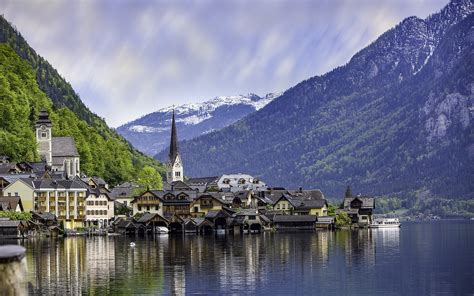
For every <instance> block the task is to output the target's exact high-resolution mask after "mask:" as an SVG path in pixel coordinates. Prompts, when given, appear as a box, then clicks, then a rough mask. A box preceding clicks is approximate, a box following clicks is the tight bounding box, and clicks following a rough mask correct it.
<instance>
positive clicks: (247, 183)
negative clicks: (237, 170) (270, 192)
mask: <svg viewBox="0 0 474 296" xmlns="http://www.w3.org/2000/svg"><path fill="white" fill-rule="evenodd" d="M217 187H218V188H219V190H220V191H226V192H238V191H248V190H253V191H265V190H267V185H266V184H265V183H264V182H263V181H262V180H260V179H259V178H254V177H253V176H251V175H247V174H230V175H222V176H221V177H220V178H219V181H217Z"/></svg>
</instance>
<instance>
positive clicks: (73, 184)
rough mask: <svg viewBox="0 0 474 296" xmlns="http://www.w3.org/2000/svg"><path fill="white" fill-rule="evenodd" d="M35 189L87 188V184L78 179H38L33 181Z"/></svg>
mask: <svg viewBox="0 0 474 296" xmlns="http://www.w3.org/2000/svg"><path fill="white" fill-rule="evenodd" d="M33 186H34V188H35V189H44V188H54V189H87V188H88V187H87V185H85V184H84V183H83V182H80V181H77V180H52V179H37V180H34V181H33Z"/></svg>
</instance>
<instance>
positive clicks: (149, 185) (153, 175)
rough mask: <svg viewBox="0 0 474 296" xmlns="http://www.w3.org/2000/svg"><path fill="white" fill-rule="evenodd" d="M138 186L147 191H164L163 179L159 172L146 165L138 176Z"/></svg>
mask: <svg viewBox="0 0 474 296" xmlns="http://www.w3.org/2000/svg"><path fill="white" fill-rule="evenodd" d="M137 184H138V185H140V186H141V187H143V188H146V190H150V189H156V190H161V189H163V181H162V179H161V175H160V173H158V171H157V170H156V169H155V168H153V167H151V166H149V165H146V166H144V167H143V169H142V170H141V171H140V172H139V173H138V175H137Z"/></svg>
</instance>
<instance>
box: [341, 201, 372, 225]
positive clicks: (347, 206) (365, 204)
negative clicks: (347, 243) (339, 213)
mask: <svg viewBox="0 0 474 296" xmlns="http://www.w3.org/2000/svg"><path fill="white" fill-rule="evenodd" d="M374 208H375V199H374V198H373V197H367V196H361V195H358V196H356V197H347V198H344V209H343V210H344V211H345V212H347V214H348V215H349V217H350V218H351V219H352V223H353V224H358V225H359V226H367V225H369V224H370V223H372V213H373V210H374Z"/></svg>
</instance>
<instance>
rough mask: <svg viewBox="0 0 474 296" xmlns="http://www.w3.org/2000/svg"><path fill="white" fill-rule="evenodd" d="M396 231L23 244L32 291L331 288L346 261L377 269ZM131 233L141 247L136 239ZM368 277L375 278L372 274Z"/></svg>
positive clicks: (120, 238) (392, 244) (352, 267)
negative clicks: (382, 250)
mask: <svg viewBox="0 0 474 296" xmlns="http://www.w3.org/2000/svg"><path fill="white" fill-rule="evenodd" d="M398 237H399V234H398V233H397V232H389V231H371V230H367V229H365V230H359V231H335V232H332V231H316V232H307V233H304V232H302V233H301V232H300V233H263V234H257V235H216V236H215V235H207V236H196V235H185V236H181V235H179V236H156V237H151V236H150V237H135V236H132V237H127V236H117V237H92V238H85V237H77V238H66V239H57V240H54V239H36V240H26V241H24V245H25V247H26V248H27V264H28V268H29V279H28V280H29V282H30V294H60V295H78V294H161V293H163V294H173V295H184V294H186V293H188V294H189V293H195V292H196V291H198V292H207V293H211V294H215V293H219V292H223V293H238V292H239V291H245V292H248V293H257V292H258V291H259V289H262V287H268V286H275V285H282V282H285V281H287V280H288V278H293V279H292V280H290V281H289V282H288V284H287V285H286V286H285V289H288V291H290V292H304V291H306V290H305V289H306V288H305V287H303V286H302V285H301V283H313V284H314V283H317V285H318V286H321V287H322V288H325V289H332V288H333V285H332V284H330V283H332V282H333V281H334V277H340V273H341V270H340V268H342V269H345V270H360V269H367V268H368V270H370V269H373V268H374V267H373V266H374V265H375V263H376V262H375V261H376V256H375V253H376V252H375V250H376V245H380V246H381V247H398ZM132 241H133V242H135V243H136V246H135V247H130V242H132ZM328 266H331V268H329V267H328ZM350 276H351V274H350V273H349V275H348V277H350ZM295 277H297V278H299V281H295ZM365 280H366V281H367V282H369V283H370V282H371V281H373V280H374V278H365ZM282 292H283V291H282Z"/></svg>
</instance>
